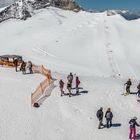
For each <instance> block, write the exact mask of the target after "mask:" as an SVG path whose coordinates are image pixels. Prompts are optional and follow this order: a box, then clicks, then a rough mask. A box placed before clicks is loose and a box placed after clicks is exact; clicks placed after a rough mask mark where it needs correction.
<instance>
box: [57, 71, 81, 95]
mask: <svg viewBox="0 0 140 140" xmlns="http://www.w3.org/2000/svg"><path fill="white" fill-rule="evenodd" d="M75 83H76V86H75V88H76V94H78V93H79V85H80V80H79V77H78V76H76V78H75ZM64 84H65V83H64V82H63V80H62V79H60V81H59V87H60V91H61V96H63V95H65V92H64ZM72 84H73V74H72V73H71V72H70V74H69V75H68V76H67V90H68V94H69V97H71V95H72V92H71V89H72Z"/></svg>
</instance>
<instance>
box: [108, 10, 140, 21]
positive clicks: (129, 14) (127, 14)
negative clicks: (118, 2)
mask: <svg viewBox="0 0 140 140" xmlns="http://www.w3.org/2000/svg"><path fill="white" fill-rule="evenodd" d="M116 14H120V15H121V16H122V17H124V18H125V19H126V20H135V19H139V18H140V12H139V11H129V10H108V11H107V15H108V16H111V15H116Z"/></svg>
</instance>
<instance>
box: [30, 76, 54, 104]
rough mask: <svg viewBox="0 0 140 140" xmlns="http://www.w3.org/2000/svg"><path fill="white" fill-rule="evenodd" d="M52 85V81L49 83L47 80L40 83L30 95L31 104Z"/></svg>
mask: <svg viewBox="0 0 140 140" xmlns="http://www.w3.org/2000/svg"><path fill="white" fill-rule="evenodd" d="M52 83H53V81H51V82H49V81H48V79H45V80H44V81H43V82H41V83H40V84H39V86H38V87H37V89H36V90H35V91H34V92H33V93H32V95H31V103H32V104H34V103H35V102H36V101H37V100H38V99H39V98H40V97H41V96H42V95H43V93H44V92H45V91H46V90H47V89H48V88H49V86H50V85H51V84H52Z"/></svg>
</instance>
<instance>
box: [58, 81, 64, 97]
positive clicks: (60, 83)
mask: <svg viewBox="0 0 140 140" xmlns="http://www.w3.org/2000/svg"><path fill="white" fill-rule="evenodd" d="M59 87H60V91H61V96H63V94H64V90H63V88H64V82H63V81H62V79H61V80H60V81H59Z"/></svg>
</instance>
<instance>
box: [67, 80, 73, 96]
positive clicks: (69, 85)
mask: <svg viewBox="0 0 140 140" xmlns="http://www.w3.org/2000/svg"><path fill="white" fill-rule="evenodd" d="M71 84H72V83H71V82H70V81H69V80H68V82H67V89H68V91H69V97H71Z"/></svg>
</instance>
